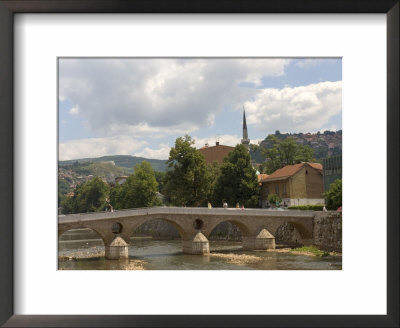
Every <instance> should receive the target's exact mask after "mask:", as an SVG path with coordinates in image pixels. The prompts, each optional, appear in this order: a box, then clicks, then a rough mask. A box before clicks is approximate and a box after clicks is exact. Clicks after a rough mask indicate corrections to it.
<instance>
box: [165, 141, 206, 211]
mask: <svg viewBox="0 0 400 328" xmlns="http://www.w3.org/2000/svg"><path fill="white" fill-rule="evenodd" d="M193 144H194V140H192V138H191V137H190V136H189V135H185V136H184V137H180V138H177V139H176V141H175V147H173V148H171V150H170V152H169V158H168V161H167V165H168V171H167V173H166V176H165V185H164V193H165V196H166V197H167V200H168V201H169V202H170V203H171V204H173V205H175V206H181V205H182V204H185V205H186V206H200V205H204V204H205V203H206V202H207V196H208V195H209V193H210V180H209V173H208V171H207V166H206V163H205V160H204V156H203V154H202V153H200V152H199V151H198V150H197V149H196V148H195V147H193Z"/></svg>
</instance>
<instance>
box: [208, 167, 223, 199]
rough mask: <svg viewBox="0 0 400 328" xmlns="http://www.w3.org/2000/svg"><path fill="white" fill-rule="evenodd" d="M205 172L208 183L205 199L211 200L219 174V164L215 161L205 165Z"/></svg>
mask: <svg viewBox="0 0 400 328" xmlns="http://www.w3.org/2000/svg"><path fill="white" fill-rule="evenodd" d="M207 173H208V174H207V178H208V184H209V189H208V194H207V201H212V200H213V197H214V192H215V188H216V186H217V182H218V179H219V177H220V176H221V165H220V164H219V163H218V162H217V161H214V162H212V163H211V164H209V165H207Z"/></svg>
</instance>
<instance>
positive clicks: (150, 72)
mask: <svg viewBox="0 0 400 328" xmlns="http://www.w3.org/2000/svg"><path fill="white" fill-rule="evenodd" d="M243 108H245V110H246V118H247V126H248V131H249V138H250V139H251V142H252V143H257V142H258V141H261V140H263V139H264V138H265V137H266V136H267V135H268V134H269V133H274V132H275V131H276V130H279V131H280V132H282V133H284V132H292V133H294V132H303V133H306V132H316V131H324V130H339V129H341V128H342V62H341V59H271V58H268V59H264V58H262V59H261V58H253V59H237V58H236V59H235V58H229V59H220V58H218V59H216V58H214V59H212V58H208V59H207V58H199V59H194V58H190V59H184V58H182V59H161V58H154V59H148V58H146V59H140V58H116V59H110V58H107V59H106V58H98V59H69V58H64V59H59V143H60V147H59V159H60V160H67V159H77V158H84V157H99V156H104V155H134V156H143V157H147V158H158V159H167V158H168V153H169V149H170V147H171V146H173V145H174V142H175V139H176V138H177V137H180V136H183V135H184V134H185V133H188V134H189V135H191V136H192V137H193V138H194V139H195V140H196V146H197V147H202V146H204V144H205V143H206V142H208V143H209V144H210V145H211V144H215V141H216V140H217V138H218V139H219V141H220V143H221V144H225V145H232V146H234V145H236V144H237V143H239V142H240V139H241V136H242V135H241V134H242V116H243Z"/></svg>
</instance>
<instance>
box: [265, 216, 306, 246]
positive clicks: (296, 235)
mask: <svg viewBox="0 0 400 328" xmlns="http://www.w3.org/2000/svg"><path fill="white" fill-rule="evenodd" d="M273 234H274V236H275V237H276V238H277V240H279V241H287V242H295V241H298V240H300V239H308V238H311V237H312V236H311V237H310V231H309V229H307V228H306V227H305V226H304V225H302V224H301V223H298V222H295V221H292V220H288V221H285V222H283V223H282V224H280V225H279V226H278V227H277V228H276V229H275V231H274V232H273Z"/></svg>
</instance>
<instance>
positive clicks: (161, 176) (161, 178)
mask: <svg viewBox="0 0 400 328" xmlns="http://www.w3.org/2000/svg"><path fill="white" fill-rule="evenodd" d="M165 175H166V173H165V172H160V171H154V177H155V178H156V181H157V184H158V192H159V193H161V194H162V193H163V190H164V180H165Z"/></svg>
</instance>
